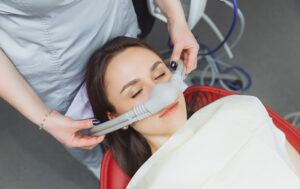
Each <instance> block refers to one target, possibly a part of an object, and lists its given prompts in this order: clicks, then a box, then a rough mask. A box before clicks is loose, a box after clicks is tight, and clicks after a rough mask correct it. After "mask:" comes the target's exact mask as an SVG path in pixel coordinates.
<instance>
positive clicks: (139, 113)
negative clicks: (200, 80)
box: [89, 60, 186, 136]
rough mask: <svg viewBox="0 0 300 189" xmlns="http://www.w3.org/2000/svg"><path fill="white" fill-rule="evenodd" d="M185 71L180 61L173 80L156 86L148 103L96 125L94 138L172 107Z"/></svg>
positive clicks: (93, 130)
mask: <svg viewBox="0 0 300 189" xmlns="http://www.w3.org/2000/svg"><path fill="white" fill-rule="evenodd" d="M185 71H186V69H185V65H184V64H183V62H182V60H179V61H178V65H177V68H176V70H175V72H174V73H173V75H172V77H171V80H170V81H169V82H161V83H158V84H157V85H155V86H154V87H153V89H152V91H151V93H150V95H149V98H148V100H147V101H145V102H143V103H142V104H139V105H137V106H135V107H134V108H133V109H132V110H130V111H129V112H126V113H124V114H122V115H120V116H118V117H117V118H114V119H112V120H109V121H106V122H104V123H100V124H98V125H96V126H95V127H93V128H92V129H90V130H89V132H90V133H91V135H92V136H99V135H104V134H107V133H110V132H113V131H116V130H118V129H121V128H122V127H125V126H127V125H129V124H131V123H133V122H135V121H139V120H142V119H145V118H146V117H149V116H151V115H153V114H155V113H157V112H159V111H161V110H163V109H164V108H166V107H167V106H169V105H171V104H172V103H174V102H175V100H176V99H177V97H178V95H179V92H180V91H181V90H180V89H181V85H182V82H183V79H184V76H185Z"/></svg>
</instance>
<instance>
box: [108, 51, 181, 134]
mask: <svg viewBox="0 0 300 189" xmlns="http://www.w3.org/2000/svg"><path fill="white" fill-rule="evenodd" d="M171 76H172V73H171V72H170V71H169V69H168V68H167V66H166V65H165V64H164V63H163V61H162V60H161V59H160V58H159V57H158V56H157V55H156V54H155V53H154V52H152V51H150V50H148V49H145V48H141V47H130V48H127V49H126V50H124V51H123V52H121V53H119V54H118V55H116V56H115V57H114V58H113V59H112V60H111V62H110V63H109V65H108V67H107V70H106V73H105V90H106V94H107V96H108V100H109V101H110V102H111V103H112V104H113V106H114V107H115V108H116V111H117V112H116V114H114V116H118V115H120V114H123V113H125V112H128V111H129V110H131V109H133V107H134V106H136V105H138V104H141V103H143V102H145V101H146V100H147V99H148V97H149V94H150V92H151V90H152V88H153V87H154V86H155V85H156V84H157V83H159V82H168V81H169V80H170V78H171ZM162 92H163V91H162ZM176 103H177V105H174V104H176ZM174 104H172V105H174V106H172V105H170V106H168V107H167V108H165V109H164V110H162V111H160V112H158V113H156V114H154V115H152V116H150V117H148V118H145V119H143V120H141V121H137V122H135V123H133V124H131V126H132V127H133V128H134V129H135V130H137V131H138V132H139V133H141V134H142V135H143V136H145V137H147V136H155V135H158V136H159V135H170V134H173V133H174V132H175V131H177V129H178V128H179V127H181V126H183V125H184V123H185V122H186V119H187V118H186V117H187V115H186V105H185V100H184V96H183V93H180V94H179V96H178V98H177V100H176V102H175V103H174ZM170 107H173V108H170ZM167 109H168V110H169V111H166V110H167Z"/></svg>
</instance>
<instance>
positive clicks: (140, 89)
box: [131, 73, 166, 98]
mask: <svg viewBox="0 0 300 189" xmlns="http://www.w3.org/2000/svg"><path fill="white" fill-rule="evenodd" d="M165 74H166V73H162V74H160V75H159V76H157V77H156V78H155V80H157V79H159V78H160V77H162V76H164V75H165ZM142 90H143V89H140V90H139V91H138V92H136V93H135V94H134V95H133V96H132V97H131V98H135V97H136V96H137V95H138V94H140V93H141V92H142Z"/></svg>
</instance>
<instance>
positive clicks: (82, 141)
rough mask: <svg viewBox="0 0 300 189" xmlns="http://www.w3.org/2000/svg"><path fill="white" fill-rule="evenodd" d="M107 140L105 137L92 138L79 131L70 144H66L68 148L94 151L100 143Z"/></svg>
mask: <svg viewBox="0 0 300 189" xmlns="http://www.w3.org/2000/svg"><path fill="white" fill-rule="evenodd" d="M104 138H105V135H101V136H90V135H88V134H84V133H82V132H80V131H77V132H76V133H75V134H74V135H73V137H72V138H71V140H70V142H69V144H66V146H67V147H69V148H70V147H79V148H84V149H92V148H94V147H95V146H96V145H98V144H99V143H101V142H102V141H103V140H104Z"/></svg>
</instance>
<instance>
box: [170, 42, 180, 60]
mask: <svg viewBox="0 0 300 189" xmlns="http://www.w3.org/2000/svg"><path fill="white" fill-rule="evenodd" d="M182 49H183V48H182V47H180V46H178V45H175V46H174V49H173V52H172V56H171V59H170V61H171V62H173V61H175V62H178V60H179V59H180V57H181V52H182Z"/></svg>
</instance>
